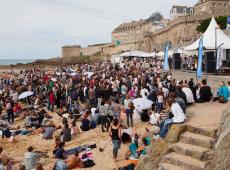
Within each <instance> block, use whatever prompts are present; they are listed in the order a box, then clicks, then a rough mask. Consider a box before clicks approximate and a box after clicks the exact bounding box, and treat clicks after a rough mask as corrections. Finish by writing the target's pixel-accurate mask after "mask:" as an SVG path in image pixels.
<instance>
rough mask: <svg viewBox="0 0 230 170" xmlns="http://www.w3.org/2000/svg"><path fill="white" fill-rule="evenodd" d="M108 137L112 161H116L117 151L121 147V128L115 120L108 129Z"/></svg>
mask: <svg viewBox="0 0 230 170" xmlns="http://www.w3.org/2000/svg"><path fill="white" fill-rule="evenodd" d="M109 135H110V137H111V139H112V143H113V159H115V161H116V159H117V154H118V150H119V148H120V145H121V127H120V125H119V120H118V119H117V118H115V119H114V120H113V123H112V125H111V127H110V129H109Z"/></svg>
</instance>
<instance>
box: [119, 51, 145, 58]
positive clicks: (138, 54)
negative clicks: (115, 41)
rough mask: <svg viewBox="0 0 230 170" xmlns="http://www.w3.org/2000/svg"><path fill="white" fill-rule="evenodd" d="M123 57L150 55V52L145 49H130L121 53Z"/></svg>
mask: <svg viewBox="0 0 230 170" xmlns="http://www.w3.org/2000/svg"><path fill="white" fill-rule="evenodd" d="M120 56H121V57H149V54H148V53H146V52H143V51H128V52H124V53H122V54H120Z"/></svg>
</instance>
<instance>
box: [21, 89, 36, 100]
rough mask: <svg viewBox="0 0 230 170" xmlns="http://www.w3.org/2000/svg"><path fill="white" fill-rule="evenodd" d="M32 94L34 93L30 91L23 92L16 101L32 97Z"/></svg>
mask: <svg viewBox="0 0 230 170" xmlns="http://www.w3.org/2000/svg"><path fill="white" fill-rule="evenodd" d="M33 94H34V92H32V91H26V92H23V93H21V94H20V95H19V96H18V99H19V100H21V99H25V98H27V97H29V96H32V95H33Z"/></svg>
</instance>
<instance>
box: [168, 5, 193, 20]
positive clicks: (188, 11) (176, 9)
mask: <svg viewBox="0 0 230 170" xmlns="http://www.w3.org/2000/svg"><path fill="white" fill-rule="evenodd" d="M193 14H194V9H193V7H187V6H172V8H171V10H170V19H171V20H174V19H177V18H178V17H181V16H186V15H193Z"/></svg>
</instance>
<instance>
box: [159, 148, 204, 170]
mask: <svg viewBox="0 0 230 170" xmlns="http://www.w3.org/2000/svg"><path fill="white" fill-rule="evenodd" d="M161 163H168V164H173V165H175V166H179V167H180V168H183V169H185V170H204V169H205V162H201V161H199V160H198V159H195V158H193V157H191V156H184V155H180V154H177V153H175V152H171V153H169V154H167V155H165V156H164V157H163V158H162V160H161Z"/></svg>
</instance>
